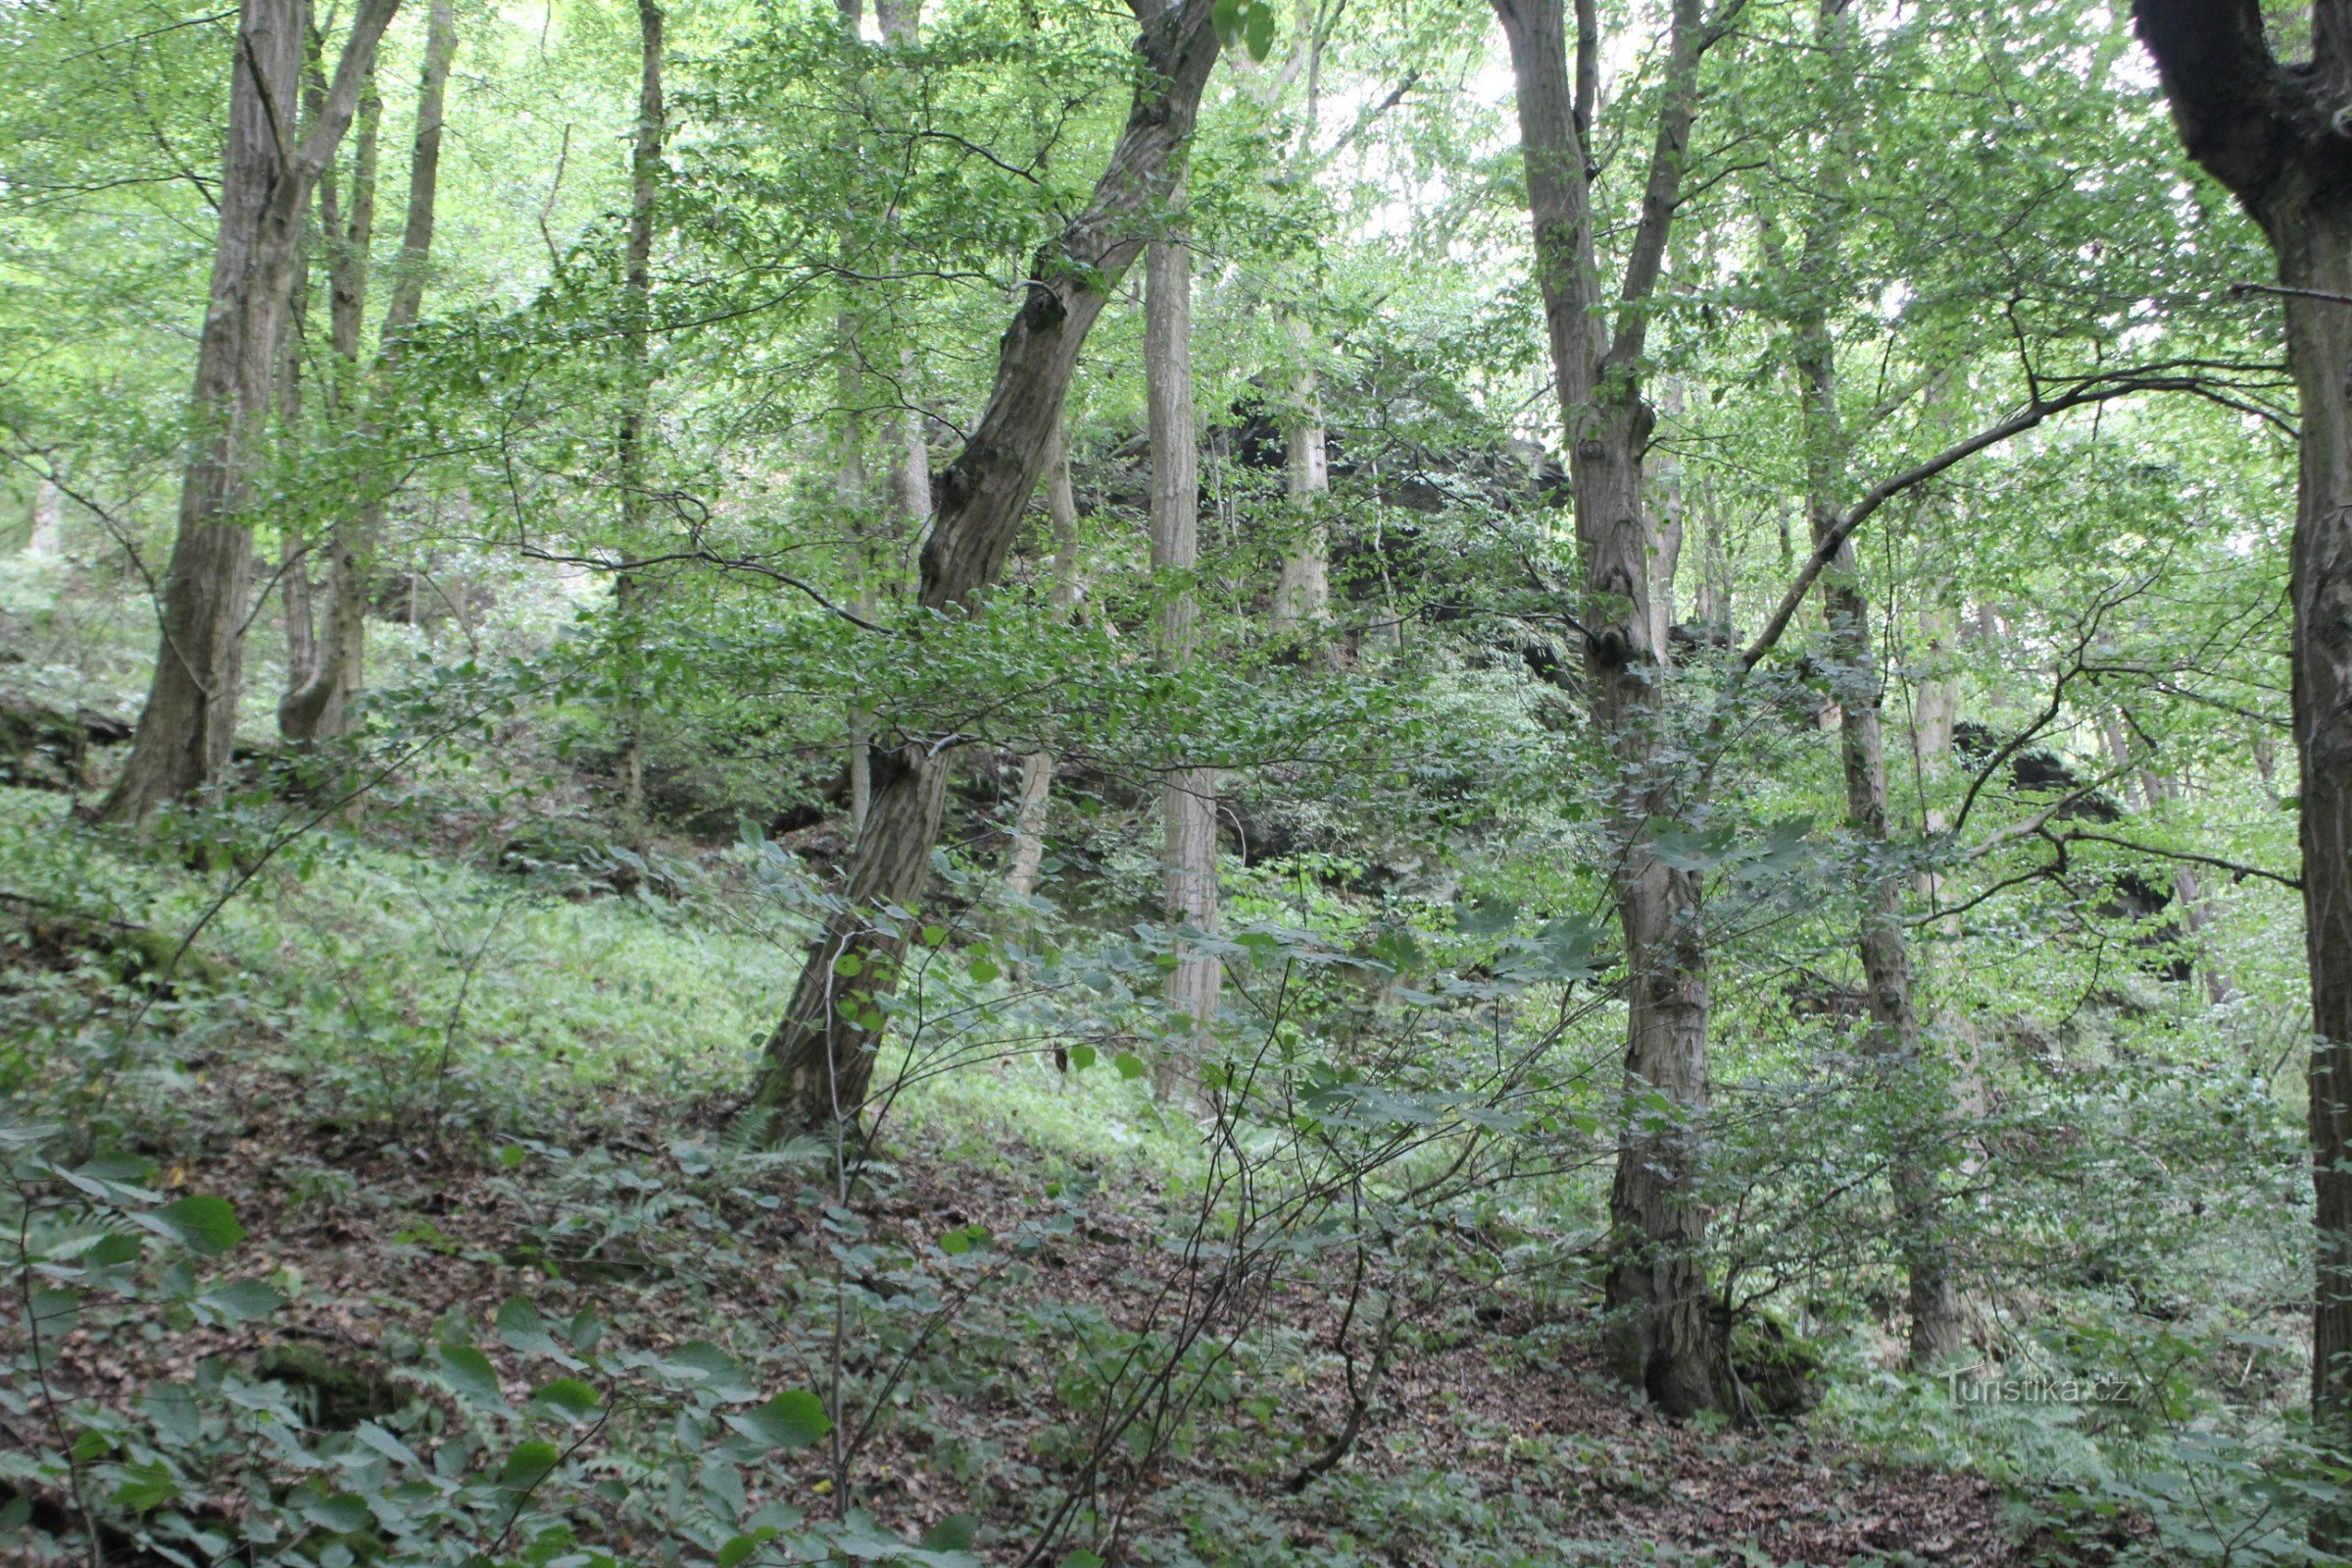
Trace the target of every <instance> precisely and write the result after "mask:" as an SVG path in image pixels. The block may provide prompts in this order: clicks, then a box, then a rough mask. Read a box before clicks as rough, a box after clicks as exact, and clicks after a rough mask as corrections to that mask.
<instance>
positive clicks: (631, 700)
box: [613, 0, 663, 850]
mask: <svg viewBox="0 0 2352 1568" xmlns="http://www.w3.org/2000/svg"><path fill="white" fill-rule="evenodd" d="M637 53H638V66H637V133H636V136H635V138H634V139H633V141H632V142H631V144H630V148H629V239H628V247H627V250H626V252H625V254H624V255H623V258H622V262H621V277H620V286H621V312H622V316H621V362H622V364H621V373H622V374H623V375H624V376H625V377H626V379H627V384H626V385H625V387H624V388H623V396H624V398H625V399H626V402H625V403H624V404H623V406H622V408H621V411H620V430H619V434H618V437H617V439H616V441H615V443H614V444H615V446H616V448H617V451H616V452H615V454H614V456H615V457H616V459H617V461H618V467H619V477H620V527H621V548H622V549H623V550H627V551H631V552H634V551H638V550H642V549H644V548H645V545H644V538H645V531H646V520H647V518H648V517H650V516H651V515H652V513H653V495H652V492H651V490H650V489H649V488H648V485H649V482H650V481H649V480H648V478H647V475H646V445H647V442H648V439H649V436H650V433H651V432H650V429H649V426H651V424H652V423H653V408H652V404H653V378H652V372H651V370H650V368H648V364H647V360H648V354H649V347H650V336H651V332H652V327H653V295H654V225H655V221H656V217H657V213H658V209H659V202H660V197H661V188H662V133H663V124H662V8H661V7H660V6H659V5H657V4H655V0H637ZM645 593H646V585H645V584H643V583H641V582H639V581H638V578H637V574H636V573H634V572H631V571H628V570H626V569H623V570H621V571H619V572H616V573H614V574H613V610H614V613H615V618H616V619H617V621H618V622H619V625H618V628H617V631H618V636H619V638H620V641H621V643H622V644H623V646H624V648H626V649H627V650H629V651H630V652H632V653H633V652H634V651H635V649H636V646H637V644H638V642H639V640H640V636H641V631H640V628H639V626H638V616H639V615H640V613H642V608H643V607H642V603H641V602H642V600H643V598H644V596H645ZM641 706H642V705H641V704H640V703H639V701H638V698H637V694H636V692H635V690H634V681H633V679H632V680H631V690H630V691H629V693H628V695H627V696H626V697H625V698H624V700H623V702H622V708H621V715H620V721H621V737H620V823H621V831H622V832H623V833H624V834H626V835H628V836H629V837H630V838H631V839H632V840H633V841H634V842H635V843H636V846H637V848H638V849H640V850H642V849H643V848H644V840H645V737H644V734H643V733H642V731H643V729H644V723H645V719H644V714H643V712H642V711H640V710H641Z"/></svg>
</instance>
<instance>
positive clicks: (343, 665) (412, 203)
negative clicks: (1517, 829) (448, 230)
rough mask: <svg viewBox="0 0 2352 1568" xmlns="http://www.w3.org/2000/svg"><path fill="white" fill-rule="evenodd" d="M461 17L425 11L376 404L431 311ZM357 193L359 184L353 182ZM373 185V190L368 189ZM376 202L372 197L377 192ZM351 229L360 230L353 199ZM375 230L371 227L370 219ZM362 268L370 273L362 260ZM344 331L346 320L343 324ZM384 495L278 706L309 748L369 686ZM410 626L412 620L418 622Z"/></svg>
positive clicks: (366, 511)
mask: <svg viewBox="0 0 2352 1568" xmlns="http://www.w3.org/2000/svg"><path fill="white" fill-rule="evenodd" d="M457 48H458V25H457V13H456V10H455V9H454V7H453V5H452V3H451V0H432V5H431V6H430V8H429V9H428V11H427V12H426V20H425V34H424V69H423V74H422V77H421V79H420V80H419V82H418V84H417V139H416V142H415V144H414V145H413V147H412V148H411V150H410V155H409V199H408V211H407V216H406V218H405V220H404V221H403V223H402V228H401V240H400V259H399V261H398V262H396V263H395V264H394V268H393V273H392V287H391V292H390V295H389V297H388V298H387V299H386V300H385V303H384V320H383V326H382V328H381V331H380V334H379V336H378V339H377V349H376V362H375V371H374V375H373V377H372V380H373V382H374V385H373V388H372V389H371V394H370V395H371V396H372V397H374V398H376V399H386V398H389V397H390V396H391V395H392V391H393V388H394V386H395V384H396V381H397V377H398V375H399V370H400V361H401V357H402V352H403V350H404V349H405V347H406V345H407V341H408V335H409V332H410V330H411V329H412V328H414V327H415V326H416V324H417V315H418V313H419V312H420V311H421V310H422V309H423V306H424V284H425V273H426V270H427V269H428V268H429V267H430V266H431V263H432V252H433V221H434V208H435V204H436V198H437V196H438V194H439V189H440V175H441V122H442V112H443V103H444V101H445V99H446V97H447V92H448V86H449V72H450V63H451V61H452V59H453V58H454V57H455V56H456V54H457ZM354 183H355V187H356V186H357V185H358V183H359V182H358V180H357V179H356V177H355V181H354ZM370 183H372V182H371V181H370ZM370 196H372V193H370ZM354 206H355V211H354V213H353V222H354V227H355V229H356V228H357V227H358V224H359V216H360V215H359V213H358V211H357V210H356V209H357V206H358V198H357V196H356V193H355V198H354ZM370 225H372V218H370ZM356 265H359V266H362V267H364V266H365V265H366V257H365V254H364V253H363V254H362V255H361V256H360V257H359V258H358V259H357V263H356ZM335 303H336V307H337V309H338V310H339V311H340V310H341V309H342V308H343V289H342V288H341V287H340V286H338V287H337V289H336V299H335ZM364 304H365V295H364V294H355V297H354V299H353V304H352V311H353V320H352V323H351V326H352V333H353V338H354V349H355V358H356V349H357V342H356V339H357V335H358V324H359V323H358V319H357V314H358V311H359V310H360V309H361V308H362V307H363V306H364ZM341 324H342V323H341V321H340V319H338V322H337V325H338V326H340V325H341ZM363 423H364V430H363V433H364V434H365V435H367V436H368V437H372V436H374V435H375V434H376V433H377V432H378V431H379V430H380V428H381V425H382V415H381V413H380V412H378V411H370V412H369V413H368V416H367V417H366V418H365V420H364V421H363ZM384 502H385V493H384V487H383V486H382V485H381V484H380V483H378V482H374V481H369V482H368V484H367V485H366V488H365V489H364V491H363V493H362V495H361V498H360V501H359V504H358V506H356V507H355V508H354V509H353V512H352V515H351V517H350V518H349V520H348V522H346V523H339V524H338V525H337V527H336V529H335V537H334V543H333V551H334V559H333V561H332V562H331V564H330V568H329V570H330V575H331V579H332V588H333V595H334V598H333V604H332V607H331V610H330V612H329V618H328V623H327V635H326V638H325V643H324V646H323V647H321V648H320V649H319V659H318V662H317V664H316V666H315V667H314V669H313V670H312V673H311V677H310V679H308V680H307V681H305V682H304V683H303V684H302V686H301V687H300V688H299V689H297V690H295V691H292V692H289V693H287V694H286V698H285V700H284V701H283V702H281V703H280V704H279V705H278V710H277V721H278V728H279V730H280V731H281V732H282V733H283V734H284V735H285V736H286V738H287V739H288V740H291V741H295V742H297V743H302V744H308V743H310V742H313V741H318V740H321V739H324V738H326V737H329V736H333V735H340V734H343V733H344V732H345V731H346V730H347V729H349V727H350V723H351V714H350V710H351V704H352V701H353V699H354V698H356V697H357V696H358V695H359V693H360V691H361V689H362V688H363V686H364V685H365V683H366V677H367V667H368V574H369V569H370V567H371V566H372V565H373V564H374V560H375V546H376V541H377V539H378V537H379V536H380V535H381V534H382V532H383V521H384ZM412 619H414V617H413V616H412Z"/></svg>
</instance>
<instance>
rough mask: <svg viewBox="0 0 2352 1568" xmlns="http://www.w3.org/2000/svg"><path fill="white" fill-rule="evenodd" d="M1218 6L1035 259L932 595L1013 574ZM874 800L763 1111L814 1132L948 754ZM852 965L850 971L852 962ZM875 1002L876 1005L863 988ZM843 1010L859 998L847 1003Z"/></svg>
mask: <svg viewBox="0 0 2352 1568" xmlns="http://www.w3.org/2000/svg"><path fill="white" fill-rule="evenodd" d="M1213 10H1214V0H1181V3H1180V4H1178V5H1176V6H1173V7H1171V8H1169V9H1166V10H1162V11H1158V12H1156V13H1154V14H1152V15H1150V16H1149V18H1148V20H1146V21H1144V23H1143V25H1142V31H1141V34H1140V36H1139V38H1138V42H1137V53H1138V56H1139V59H1138V62H1137V63H1138V67H1139V73H1138V81H1137V87H1136V94H1135V99H1134V103H1133V106H1132V108H1131V109H1130V110H1129V113H1128V118H1127V124H1126V128H1125V129H1124V130H1123V131H1122V132H1121V134H1120V136H1119V140H1118V145H1117V146H1116V147H1115V148H1114V149H1113V150H1112V152H1111V155H1110V162H1109V165H1108V167H1107V168H1106V169H1105V170H1104V171H1103V177H1102V179H1101V180H1100V181H1099V182H1098V183H1097V184H1096V186H1095V191H1094V195H1093V198H1092V199H1091V200H1090V201H1089V202H1088V204H1087V207H1086V210H1085V211H1084V212H1083V213H1081V214H1080V215H1079V216H1078V217H1077V218H1076V219H1074V220H1072V221H1071V222H1070V223H1069V224H1068V225H1067V226H1066V227H1065V228H1063V229H1062V231H1061V232H1060V233H1059V234H1058V235H1056V236H1055V237H1054V239H1053V240H1051V241H1049V242H1048V243H1047V244H1046V245H1045V247H1044V248H1043V249H1042V250H1041V251H1040V252H1039V254H1038V255H1037V256H1036V257H1035V258H1034V259H1033V260H1032V261H1031V263H1030V266H1029V270H1028V273H1027V276H1028V277H1029V278H1030V279H1031V281H1030V282H1029V283H1028V284H1027V285H1025V287H1024V290H1023V293H1022V299H1021V304H1020V307H1019V309H1018V310H1017V311H1016V312H1015V313H1014V315H1013V318H1012V321H1011V324H1010V325H1009V326H1008V327H1006V329H1005V336H1004V338H1003V339H1002V341H1001V343H1000V345H999V351H998V360H997V376H996V382H995V385H994V386H993V387H992V388H991V390H990V392H989V399H988V406H987V407H986V408H985V409H984V410H983V411H982V413H981V416H980V419H979V422H978V423H977V425H976V426H975V427H974V428H973V432H972V436H971V439H970V440H969V441H968V442H967V443H966V444H965V446H964V449H963V452H962V454H961V455H960V456H959V457H957V458H956V462H955V463H954V464H952V465H950V466H949V467H948V469H947V471H946V472H945V473H943V474H942V475H941V476H940V480H939V484H938V512H937V515H935V516H934V517H933V519H932V524H931V532H930V537H929V538H928V540H926V542H925V543H924V546H923V552H922V577H921V582H920V585H919V588H918V590H917V602H918V603H919V604H920V605H921V606H922V608H924V609H926V610H931V611H946V610H960V609H964V608H967V607H970V606H972V605H973V604H974V603H975V602H976V601H977V600H978V598H979V597H980V596H981V595H982V594H984V593H985V592H986V591H987V590H988V589H989V588H990V587H992V586H994V584H995V583H996V582H997V580H998V578H999V577H1000V576H1001V575H1002V573H1003V571H1004V566H1005V555H1006V553H1007V552H1008V551H1009V550H1010V549H1011V548H1012V541H1013V538H1014V536H1015V535H1016V534H1017V533H1018V532H1019V531H1020V523H1021V515H1022V513H1023V511H1024V510H1025V509H1026V508H1027V506H1028V503H1029V498H1030V497H1031V496H1032V495H1034V494H1035V493H1036V491H1037V481H1038V476H1039V474H1040V473H1041V472H1042V471H1043V470H1044V467H1045V456H1046V446H1047V441H1048V437H1049V435H1050V433H1051V431H1052V429H1053V425H1054V418H1055V417H1057V415H1058V414H1059V413H1060V410H1061V406H1062V400H1063V397H1064V395H1065V394H1066V393H1067V391H1068V389H1069V384H1070V375H1071V372H1072V371H1073V370H1074V369H1075V368H1076V366H1077V361H1078V353H1079V350H1080V348H1081V347H1082V346H1083V345H1084V343H1085V341H1086V336H1087V333H1088V332H1089V331H1090V330H1091V329H1092V328H1093V326H1094V323H1095V319H1096V318H1097V317H1099V316H1100V315H1101V314H1102V312H1103V306H1104V305H1105V304H1106V303H1107V302H1108V301H1109V299H1110V291H1111V290H1113V289H1115V288H1116V287H1117V286H1118V283H1119V280H1120V279H1121V278H1122V277H1124V276H1125V275H1126V272H1127V269H1128V268H1129V267H1130V266H1132V265H1133V264H1134V261H1135V258H1136V256H1137V255H1138V254H1139V253H1140V252H1141V251H1142V249H1143V246H1144V240H1145V231H1146V229H1147V227H1148V222H1147V220H1146V214H1147V213H1148V212H1149V211H1150V210H1151V209H1152V207H1154V206H1155V205H1156V204H1157V203H1159V202H1161V201H1164V199H1165V197H1166V193H1167V191H1168V190H1169V189H1170V188H1171V186H1172V183H1173V180H1174V176H1175V173H1176V171H1177V165H1178V159H1179V155H1180V153H1181V151H1182V148H1183V146H1184V144H1185V142H1186V141H1187V139H1188V138H1189V137H1190V136H1191V134H1192V128H1193V123H1194V119H1195V117H1196V115H1197V114H1198V112H1199V109H1200V104H1201V89H1202V88H1203V87H1204V86H1205V85H1206V83H1207V80H1208V73H1209V69H1210V67H1211V66H1213V65H1214V64H1215V63H1216V55H1217V33H1216V29H1215V28H1214V27H1213V26H1212V25H1210V19H1211V13H1212V11H1213ZM875 758H876V766H875V769H874V802H873V807H872V809H871V811H870V813H869V814H868V817H867V820H866V831H865V832H864V833H863V834H861V835H860V836H859V838H858V852H857V854H856V856H855V857H854V858H853V860H852V863H851V868H850V885H849V890H848V891H849V901H850V907H848V908H847V909H846V910H845V911H844V912H842V913H840V914H837V915H835V916H834V917H833V918H831V919H830V920H828V921H827V922H826V924H825V928H824V930H823V931H822V932H821V933H820V934H819V935H818V936H817V938H816V939H815V940H814V941H813V942H812V943H811V944H810V945H809V953H808V956H807V959H806V960H805V962H804V963H803V965H802V968H801V975H800V979H799V981H798V982H797V984H796V985H795V988H794V990H793V995H792V1001H791V1003H790V1005H788V1006H787V1007H786V1009H785V1013H784V1016H783V1018H782V1020H781V1021H780V1022H779V1023H778V1024H777V1025H776V1028H775V1031H774V1033H773V1034H772V1035H771V1036H770V1037H769V1039H768V1045H767V1058H768V1066H767V1070H766V1073H765V1075H764V1076H763V1078H762V1079H761V1082H760V1087H759V1090H758V1096H757V1099H758V1103H760V1104H761V1105H763V1106H766V1107H769V1108H772V1109H774V1110H777V1111H778V1112H780V1113H781V1114H782V1116H783V1118H784V1120H785V1121H787V1122H797V1123H799V1124H800V1125H803V1126H808V1127H827V1126H834V1125H836V1124H838V1123H842V1122H850V1121H854V1119H855V1117H856V1116H857V1113H858V1108H859V1106H860V1105H862V1104H863V1103H864V1100H865V1089H866V1084H867V1083H868V1081H869V1080H870V1078H871V1075H872V1072H873V1062H874V1053H875V1050H876V1049H877V1047H878V1045H879V1042H880V1038H881V1032H882V1027H883V1022H884V1020H883V1017H882V1014H881V1012H880V1010H879V1008H878V1007H877V1006H876V1005H874V1004H875V1003H876V1002H877V1001H879V1000H881V999H884V998H887V996H888V995H889V993H890V990H891V988H892V987H893V985H895V983H896V980H897V973H896V971H897V968H898V963H899V959H900V957H901V956H902V955H903V954H904V951H905V946H906V941H907V922H906V921H905V920H902V919H897V918H893V919H890V920H888V921H881V920H877V919H876V915H877V914H879V913H882V912H885V911H887V910H888V909H889V908H891V907H897V908H900V909H910V908H911V907H913V906H914V905H916V904H918V903H919V902H920V900H921V897H922V892H923V887H924V883H925V881H926V880H927V877H928V873H929V869H930V860H931V848H932V845H933V844H934V843H935V842H936V841H937V839H938V836H939V819H940V809H941V806H942V803H943V802H944V801H945V799H946V794H947V765H948V758H947V756H946V743H945V741H944V740H942V741H939V742H933V741H929V740H926V739H925V738H924V737H923V736H921V735H920V734H915V733H909V732H899V733H896V734H894V735H892V736H891V737H890V743H889V744H888V745H887V746H884V747H878V748H877V749H876V752H875ZM844 956H851V957H853V958H855V960H856V962H855V963H854V964H852V965H850V967H852V968H854V969H855V971H856V972H855V973H854V974H852V975H849V976H844V975H843V974H842V972H841V971H842V968H843V967H844V966H843V964H842V963H841V961H840V960H841V959H842V958H843V957H844ZM852 993H862V997H859V996H856V995H852ZM845 1004H846V1005H845Z"/></svg>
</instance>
